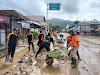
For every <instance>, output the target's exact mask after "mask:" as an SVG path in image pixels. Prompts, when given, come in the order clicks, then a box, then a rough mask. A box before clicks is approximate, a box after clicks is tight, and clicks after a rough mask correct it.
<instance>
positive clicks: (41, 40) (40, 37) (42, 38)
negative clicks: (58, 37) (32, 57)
mask: <svg viewBox="0 0 100 75" xmlns="http://www.w3.org/2000/svg"><path fill="white" fill-rule="evenodd" d="M38 38H39V41H38V43H37V45H38V46H39V45H40V44H41V43H42V42H43V41H44V34H43V33H42V31H40V35H39V37H38Z"/></svg>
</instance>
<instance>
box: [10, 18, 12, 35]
mask: <svg viewBox="0 0 100 75" xmlns="http://www.w3.org/2000/svg"><path fill="white" fill-rule="evenodd" d="M11 32H12V16H10V33H11Z"/></svg>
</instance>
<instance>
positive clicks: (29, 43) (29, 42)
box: [28, 41, 34, 51]
mask: <svg viewBox="0 0 100 75" xmlns="http://www.w3.org/2000/svg"><path fill="white" fill-rule="evenodd" d="M28 45H29V51H30V45H32V49H33V51H34V44H33V42H31V41H28Z"/></svg>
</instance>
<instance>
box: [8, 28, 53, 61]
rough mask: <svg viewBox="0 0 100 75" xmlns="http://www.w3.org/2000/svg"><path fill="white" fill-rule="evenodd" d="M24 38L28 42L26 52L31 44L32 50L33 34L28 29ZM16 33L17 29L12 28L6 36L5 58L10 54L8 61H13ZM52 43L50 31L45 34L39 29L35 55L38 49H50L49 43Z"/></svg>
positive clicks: (16, 41) (16, 39)
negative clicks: (37, 47)
mask: <svg viewBox="0 0 100 75" xmlns="http://www.w3.org/2000/svg"><path fill="white" fill-rule="evenodd" d="M26 39H27V43H28V52H29V51H30V46H32V50H33V52H34V53H35V51H34V43H33V35H32V33H31V31H30V30H28V31H27V34H26ZM18 40H19V39H18V34H17V30H16V29H13V32H12V33H10V34H9V35H8V38H7V55H6V58H7V59H8V58H9V56H11V59H10V62H13V58H14V54H15V49H16V46H17V45H18V44H19V43H18ZM51 42H52V43H53V44H54V41H53V38H52V37H51V33H50V32H48V34H46V36H45V35H44V34H43V32H42V31H40V34H39V36H38V43H37V45H38V46H39V50H38V51H37V52H36V55H35V57H37V55H38V54H39V53H40V51H41V50H42V49H43V48H45V49H46V50H47V51H50V43H51Z"/></svg>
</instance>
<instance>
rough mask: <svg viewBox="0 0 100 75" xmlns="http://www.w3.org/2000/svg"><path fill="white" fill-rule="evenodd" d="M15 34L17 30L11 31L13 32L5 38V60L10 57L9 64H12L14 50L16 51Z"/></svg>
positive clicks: (16, 38)
mask: <svg viewBox="0 0 100 75" xmlns="http://www.w3.org/2000/svg"><path fill="white" fill-rule="evenodd" d="M16 33H17V30H16V29H13V32H12V33H10V34H9V35H8V38H7V56H6V58H8V59H9V56H10V55H11V60H10V62H13V58H14V53H15V49H16V46H17V43H18V36H17V34H16Z"/></svg>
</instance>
